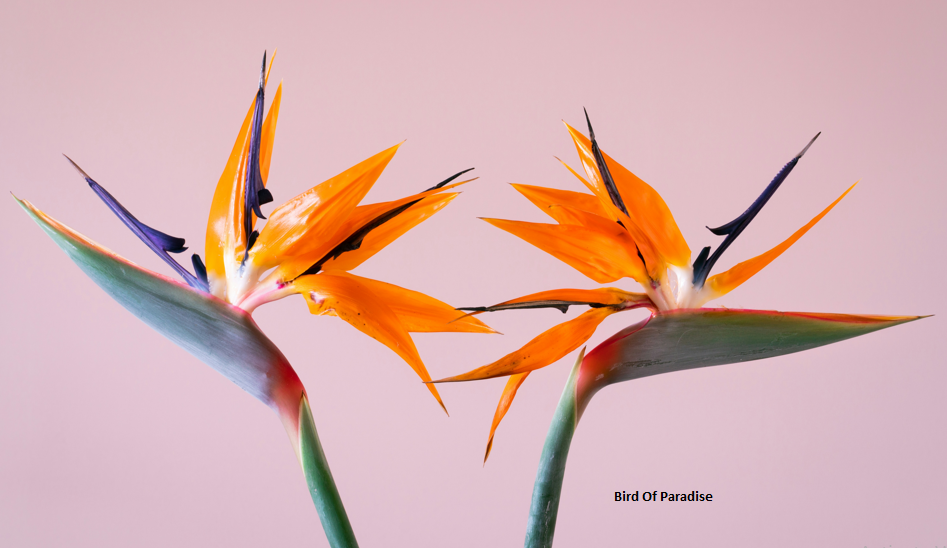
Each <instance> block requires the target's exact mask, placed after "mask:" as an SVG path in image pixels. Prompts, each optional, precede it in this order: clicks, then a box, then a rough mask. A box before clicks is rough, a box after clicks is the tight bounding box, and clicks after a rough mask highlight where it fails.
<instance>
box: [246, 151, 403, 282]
mask: <svg viewBox="0 0 947 548" xmlns="http://www.w3.org/2000/svg"><path fill="white" fill-rule="evenodd" d="M399 146H401V145H400V143H399V144H397V145H395V146H393V147H391V148H389V149H387V150H384V151H382V152H379V153H378V154H376V155H374V156H372V157H371V158H368V159H367V160H364V161H362V162H360V163H358V164H356V165H355V166H352V167H350V168H349V169H347V170H345V171H343V172H342V173H340V174H338V175H336V176H335V177H332V178H331V179H329V180H327V181H325V182H323V183H320V184H318V185H316V186H314V187H312V188H311V189H309V190H307V191H306V192H303V193H302V194H300V195H298V196H296V197H295V198H293V199H292V200H290V201H288V202H286V203H285V204H283V205H281V206H280V207H278V208H276V210H274V211H273V213H271V214H270V218H269V220H268V221H267V223H266V226H264V227H263V230H262V231H261V232H260V236H259V238H257V243H256V245H254V246H253V249H252V250H251V257H252V260H253V264H254V267H255V268H259V269H264V270H265V269H267V268H270V267H272V266H275V265H276V264H278V263H280V262H282V261H283V260H284V259H289V258H300V263H306V261H307V260H308V258H309V257H308V256H309V255H310V254H313V253H318V251H319V250H320V249H322V248H323V247H325V245H326V242H327V241H328V240H329V239H330V238H331V237H332V236H333V235H335V233H336V232H338V230H339V227H340V226H341V224H342V223H343V222H344V221H345V220H346V219H347V218H348V217H349V216H350V215H351V214H352V212H353V211H354V210H355V207H356V206H357V205H358V203H359V202H360V201H362V199H363V198H364V197H365V194H367V193H368V191H369V190H370V189H371V187H372V185H374V184H375V181H377V180H378V177H379V176H381V173H382V171H384V169H385V167H386V166H387V165H388V162H390V161H391V159H392V157H394V155H395V152H397V151H398V147H399ZM315 260H318V258H316V259H314V260H313V261H312V262H315ZM311 264H312V263H309V264H304V265H303V266H301V267H299V266H298V265H294V266H293V267H292V268H289V270H293V269H296V270H297V271H296V272H287V273H285V277H286V279H293V278H295V276H297V275H299V273H301V272H302V271H304V270H305V269H306V268H308V267H309V266H310V265H311ZM300 268H301V269H300Z"/></svg>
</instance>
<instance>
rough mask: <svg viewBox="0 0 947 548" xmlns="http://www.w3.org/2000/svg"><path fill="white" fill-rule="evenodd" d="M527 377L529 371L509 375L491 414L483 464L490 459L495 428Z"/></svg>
mask: <svg viewBox="0 0 947 548" xmlns="http://www.w3.org/2000/svg"><path fill="white" fill-rule="evenodd" d="M528 376H529V371H527V372H525V373H517V374H515V375H510V380H508V381H506V386H504V387H503V394H502V395H500V403H498V404H497V410H496V413H494V414H493V424H491V425H490V438H489V439H487V451H486V453H484V455H483V463H484V464H486V463H487V458H489V457H490V450H491V449H493V436H494V434H496V431H497V426H500V421H502V420H503V417H505V416H506V412H507V411H509V409H510V405H511V404H512V403H513V398H515V397H516V391H517V390H519V389H520V386H522V384H523V381H525V380H526V377H528Z"/></svg>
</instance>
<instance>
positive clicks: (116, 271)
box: [17, 54, 493, 547]
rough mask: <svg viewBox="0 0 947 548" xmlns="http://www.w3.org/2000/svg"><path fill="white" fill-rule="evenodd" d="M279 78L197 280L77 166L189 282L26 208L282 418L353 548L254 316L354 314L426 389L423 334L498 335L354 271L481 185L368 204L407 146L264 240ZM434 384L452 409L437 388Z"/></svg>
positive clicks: (81, 259)
mask: <svg viewBox="0 0 947 548" xmlns="http://www.w3.org/2000/svg"><path fill="white" fill-rule="evenodd" d="M270 68H272V58H271V60H270V65H269V68H267V64H266V55H265V54H264V57H263V66H262V68H261V74H260V83H259V88H258V91H257V93H256V96H255V98H254V100H253V103H252V104H251V106H250V109H249V111H248V112H247V115H246V117H245V119H244V121H243V124H242V126H241V127H240V131H239V133H238V134H237V139H236V143H235V144H234V146H233V150H232V152H231V154H230V157H229V159H228V161H227V164H226V167H225V168H224V171H223V174H222V175H221V176H220V180H219V181H218V183H217V190H216V192H215V193H214V199H213V203H212V205H211V211H210V216H209V219H208V223H207V235H206V240H205V256H206V258H207V263H206V267H205V264H204V262H203V261H202V260H201V258H200V256H199V255H197V254H194V255H193V256H192V264H193V268H194V272H193V273H192V272H190V271H189V270H188V269H186V268H185V267H184V266H182V265H181V264H180V263H178V262H177V261H176V260H175V259H174V258H172V257H171V255H169V253H180V252H183V251H184V250H185V249H186V248H185V247H184V240H183V239H181V238H176V237H173V236H169V235H168V234H165V233H163V232H160V231H158V230H155V229H153V228H151V227H150V226H148V225H145V224H144V223H142V222H141V221H139V220H138V219H137V218H136V217H135V216H134V215H132V214H131V213H130V212H129V211H128V210H127V209H125V208H124V207H123V206H122V205H121V204H120V203H119V202H118V200H116V199H115V198H114V197H113V196H112V195H111V194H110V193H109V192H108V191H106V190H105V188H103V187H102V186H101V185H99V184H98V183H97V182H96V181H95V180H93V179H92V178H91V177H90V176H89V175H88V174H86V173H85V172H84V171H82V170H81V169H80V168H79V167H78V166H77V165H76V164H75V163H73V166H74V167H75V168H76V169H77V170H78V171H79V173H80V174H81V175H82V177H83V178H84V179H85V180H86V181H87V182H88V184H89V186H90V187H91V188H92V190H93V191H95V193H96V194H97V195H98V196H99V197H100V198H101V199H102V200H103V201H104V202H105V203H106V205H108V207H109V208H110V209H111V210H112V211H113V212H114V213H115V214H116V215H117V216H118V217H119V218H120V219H121V220H122V222H123V223H124V224H125V225H126V226H127V227H128V228H129V229H131V230H132V232H134V233H135V235H136V236H138V237H139V238H140V239H141V240H142V241H143V242H144V243H145V244H146V245H147V246H148V247H149V248H151V249H152V250H153V251H154V252H155V253H157V254H158V255H159V256H160V257H161V258H162V259H163V260H164V261H165V262H166V263H168V264H169V265H170V266H171V268H173V269H174V270H175V271H176V272H177V273H178V274H180V275H181V277H182V278H183V279H184V281H185V282H186V283H187V285H185V284H182V283H180V282H178V281H176V280H173V279H171V278H167V277H165V276H163V275H161V274H158V273H155V272H151V271H149V270H146V269H144V268H141V267H139V266H137V265H135V264H133V263H131V262H130V261H128V260H126V259H123V258H122V257H120V256H118V255H116V254H114V253H112V252H111V251H109V250H107V249H105V248H104V247H102V246H100V245H99V244H97V243H95V242H93V241H92V240H90V239H88V238H86V237H85V236H83V235H81V234H79V233H78V232H76V231H74V230H72V229H71V228H69V227H67V226H66V225H64V224H62V223H60V222H59V221H57V220H55V219H53V218H52V217H50V216H48V215H46V214H45V213H43V212H42V211H40V210H39V209H37V208H35V207H34V206H33V205H32V204H30V203H29V202H28V201H25V200H19V199H17V201H18V202H19V204H20V205H21V206H22V207H23V209H24V210H25V211H26V212H27V213H28V214H29V215H30V216H31V217H32V218H33V220H34V221H36V223H37V224H39V225H40V227H41V228H42V229H43V230H44V231H45V232H46V233H47V234H48V235H49V236H50V237H52V239H53V241H55V242H56V244H58V245H59V247H61V248H62V249H63V250H64V251H65V252H66V254H67V255H68V256H69V258H70V259H72V260H73V261H74V262H75V263H76V264H77V265H78V266H79V267H80V268H81V269H82V270H83V271H84V272H85V273H86V274H87V275H88V276H89V277H90V278H92V280H93V281H95V283H96V284H98V285H99V286H100V287H101V288H102V289H104V290H105V291H106V293H108V294H109V295H110V296H111V297H112V298H114V299H115V300H116V301H118V302H119V303H120V304H121V305H122V306H124V307H125V308H126V309H128V310H129V311H130V312H132V313H133V314H134V315H136V316H138V317H139V318H141V319H142V320H144V321H145V322H146V323H147V324H148V325H150V326H151V327H153V328H154V329H156V330H157V331H159V332H160V333H162V334H163V335H165V336H166V337H168V338H169V339H171V340H172V341H173V342H175V343H177V344H178V345H180V346H181V347H183V348H184V349H185V350H187V351H188V352H190V353H191V354H193V355H194V356H195V357H197V358H198V359H200V360H202V361H204V362H205V363H207V364H209V365H210V366H211V367H213V368H214V369H216V370H217V371H219V372H220V373H222V374H223V375H224V376H225V377H227V378H228V379H230V380H231V381H233V382H234V383H235V384H237V386H239V387H240V388H242V389H244V390H245V391H247V392H249V393H250V394H251V395H252V396H254V397H255V398H257V399H258V400H260V401H262V402H263V403H265V404H267V405H268V406H269V407H271V408H272V409H273V410H274V411H276V413H277V414H278V416H279V417H280V420H281V421H282V423H283V425H284V427H285V428H286V431H287V433H288V434H289V437H290V441H291V442H292V445H293V449H294V451H295V453H296V456H297V458H298V459H299V462H300V465H301V467H302V469H303V472H304V474H305V477H306V481H307V483H308V486H309V490H310V494H311V496H312V499H313V502H314V503H315V506H316V509H317V511H318V513H319V517H320V520H321V521H322V525H323V529H324V531H325V533H326V536H327V537H328V539H329V543H330V544H331V545H332V546H337V547H343V546H344V547H352V546H357V542H356V539H355V536H354V533H353V532H352V528H351V525H350V524H349V520H348V517H347V516H346V513H345V509H344V507H343V505H342V501H341V498H340V496H339V493H338V491H337V489H336V486H335V482H334V480H333V479H332V474H331V472H330V470H329V467H328V463H327V461H326V458H325V454H324V452H323V450H322V446H321V444H320V442H319V438H318V435H317V433H316V427H315V424H314V422H313V419H312V413H311V411H310V408H309V401H308V398H307V396H306V390H305V388H304V387H303V385H302V382H301V381H300V379H299V377H298V375H297V374H296V372H295V371H294V370H293V368H292V367H291V366H290V364H289V362H288V361H287V360H286V358H285V356H283V354H282V353H281V352H280V351H279V349H278V348H277V347H276V346H275V345H274V344H273V343H272V342H271V341H270V340H269V339H268V338H267V337H266V336H265V335H264V334H263V333H262V332H261V331H260V330H259V328H258V327H257V325H256V323H255V322H254V321H253V319H252V318H251V316H250V314H251V312H253V310H254V309H255V308H256V307H258V306H260V305H262V304H265V303H268V302H272V301H274V300H277V299H281V298H283V297H286V296H288V295H292V294H300V295H302V296H303V297H304V298H305V299H306V302H307V304H308V306H309V309H310V311H311V312H312V313H313V314H317V315H334V316H338V317H340V318H342V319H343V320H345V321H346V322H348V323H350V324H351V325H353V326H354V327H355V328H357V329H358V330H360V331H362V332H363V333H365V334H367V335H369V336H370V337H372V338H374V339H376V340H378V341H380V342H382V343H384V344H385V345H386V346H388V347H389V348H391V349H392V350H393V351H395V352H396V353H397V354H398V355H399V356H400V357H401V358H403V359H404V360H405V361H406V362H407V363H408V365H410V366H411V368H412V369H413V370H414V371H415V373H417V375H418V376H419V377H421V379H422V380H423V381H428V380H430V379H431V377H430V375H429V374H428V371H427V369H426V368H425V366H424V363H423V362H422V361H421V358H420V356H419V355H418V351H417V348H416V347H415V345H414V343H413V341H412V339H411V337H410V335H409V333H410V332H445V331H452V332H474V333H492V332H493V330H492V329H490V328H489V327H487V326H486V325H485V324H483V323H482V322H480V321H479V320H477V319H475V318H469V317H467V318H464V317H461V318H460V319H458V316H462V313H459V312H457V311H456V310H455V309H454V308H453V307H451V306H450V305H448V304H446V303H443V302H441V301H439V300H437V299H434V298H432V297H429V296H427V295H424V294H422V293H418V292H416V291H411V290H408V289H404V288H401V287H398V286H395V285H391V284H387V283H384V282H381V281H377V280H370V279H366V278H363V277H359V276H356V275H354V274H350V273H349V272H348V271H349V270H352V269H354V268H355V267H357V266H358V265H360V264H361V263H363V262H364V261H366V260H367V259H369V258H370V257H372V256H373V255H374V254H375V253H377V252H378V251H379V250H381V249H382V248H384V247H385V246H386V245H388V244H389V243H391V242H392V241H394V240H395V239H397V238H398V237H399V236H401V235H402V234H404V233H405V232H406V231H408V230H410V229H411V228H413V227H414V226H416V225H417V224H419V223H420V222H422V221H423V220H425V219H427V218H428V217H430V216H431V215H433V214H434V213H435V212H437V211H438V210H440V209H441V208H443V207H444V206H445V205H447V204H448V203H449V202H450V201H451V200H453V199H454V198H455V197H456V196H457V193H456V192H444V191H446V190H449V189H451V188H454V187H456V186H458V185H460V184H463V183H466V182H469V181H459V182H453V181H454V180H455V179H457V178H458V177H459V176H460V175H462V174H463V173H466V172H467V171H469V170H466V171H462V172H460V173H458V174H456V175H454V176H452V177H450V178H448V179H447V180H445V181H443V182H441V183H439V184H437V185H434V186H433V187H431V188H429V189H427V190H425V191H424V192H420V193H418V194H414V195H411V196H408V197H406V198H401V199H399V200H394V201H391V202H383V203H376V204H368V205H359V202H361V201H362V199H363V198H364V197H365V195H366V194H367V192H368V191H369V189H370V188H371V187H372V185H373V184H374V183H375V181H376V180H377V179H378V177H379V176H380V175H381V173H382V171H383V170H384V169H385V167H386V165H387V164H388V162H389V161H390V160H391V158H392V157H393V156H394V154H395V152H396V151H397V149H398V146H399V145H395V146H393V147H391V148H389V149H387V150H384V151H382V152H380V153H378V154H376V155H374V156H372V157H371V158H368V159H367V160H365V161H363V162H361V163H359V164H358V165H356V166H353V167H351V168H349V169H347V170H345V171H343V172H342V173H340V174H338V175H336V176H335V177H332V178H331V179H329V180H327V181H325V182H323V183H321V184H318V185H316V186H314V187H312V188H311V189H309V190H307V191H306V192H303V193H302V194H300V195H298V196H296V197H295V198H293V199H291V200H289V201H288V202H286V203H285V204H283V205H282V206H280V207H278V208H276V209H275V210H274V211H273V212H272V213H270V216H269V219H268V221H267V223H266V224H265V226H264V227H263V229H262V230H259V231H258V230H256V228H255V225H256V222H257V220H258V219H263V218H264V216H263V213H262V211H261V209H260V206H261V205H264V204H266V203H268V202H270V201H272V196H271V194H270V191H269V190H268V189H267V187H266V186H265V185H266V182H267V176H268V173H269V167H270V160H271V156H272V150H273V141H274V137H275V132H276V123H277V119H278V116H279V107H280V101H281V98H282V83H281V84H280V86H279V87H278V88H277V90H276V93H275V94H274V97H273V100H272V102H271V105H270V109H269V112H268V113H267V114H266V116H265V118H264V108H263V105H264V92H265V89H266V82H267V80H268V78H269V72H270V71H269V69H270ZM69 161H70V162H72V160H69ZM471 180H472V179H471ZM427 387H428V390H429V391H430V393H431V394H432V395H433V396H434V398H435V399H436V400H437V402H438V403H439V404H440V405H441V407H442V408H443V407H444V404H443V402H442V400H441V398H440V395H439V394H438V392H437V389H436V388H435V387H434V386H433V385H430V384H429V385H427ZM444 411H445V412H446V408H444Z"/></svg>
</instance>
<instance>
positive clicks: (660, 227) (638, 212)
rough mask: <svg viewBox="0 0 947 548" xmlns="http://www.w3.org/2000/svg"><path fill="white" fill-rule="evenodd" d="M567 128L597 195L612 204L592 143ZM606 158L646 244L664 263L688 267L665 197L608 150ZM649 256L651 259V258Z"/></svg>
mask: <svg viewBox="0 0 947 548" xmlns="http://www.w3.org/2000/svg"><path fill="white" fill-rule="evenodd" d="M566 127H567V128H568V129H569V134H570V135H571V136H572V140H573V141H574V142H575V146H576V150H577V151H579V157H580V158H581V160H582V165H583V166H584V167H585V170H586V174H587V175H589V178H590V180H591V183H592V186H593V187H594V188H595V192H596V195H597V196H598V197H599V199H601V200H603V201H604V200H607V202H605V203H606V204H607V205H610V204H611V199H610V198H609V197H608V191H607V190H606V189H605V184H604V182H603V181H602V179H601V177H600V175H599V173H598V168H597V167H596V164H595V158H594V156H593V155H592V142H591V141H589V139H588V138H587V137H586V136H585V135H582V134H581V133H579V132H578V131H576V130H575V129H574V128H573V127H572V126H570V125H569V124H566ZM602 156H603V157H604V158H605V164H606V165H607V166H608V171H609V172H610V173H611V175H612V179H613V180H614V181H615V186H616V187H617V188H618V192H619V194H621V196H622V200H623V201H624V203H625V207H626V208H627V209H628V217H629V218H630V219H631V220H632V221H633V223H634V225H635V226H636V227H637V228H638V229H639V230H640V231H641V232H642V233H643V234H644V235H645V236H646V242H647V243H648V244H650V245H651V246H653V248H654V250H655V251H656V252H657V253H659V254H660V255H661V257H662V258H663V259H664V261H666V262H668V263H670V264H673V265H675V266H680V267H684V266H688V265H689V262H690V256H691V251H690V248H689V247H688V246H687V242H686V241H685V240H684V236H683V235H682V234H681V230H680V228H678V226H677V222H675V221H674V216H673V215H672V214H671V210H670V208H668V206H667V204H666V203H665V202H664V199H663V198H661V195H660V194H658V193H657V191H655V190H654V189H653V188H652V187H651V185H649V184H648V183H646V182H644V181H642V180H641V179H640V178H639V177H638V176H637V175H635V174H634V173H632V172H631V171H629V170H628V169H626V168H625V167H624V166H622V165H621V164H619V163H618V162H616V161H615V160H613V159H612V158H611V157H610V156H609V155H608V154H605V152H604V151H603V152H602ZM613 207H614V206H613ZM614 209H615V211H616V216H617V217H616V218H622V217H624V215H623V214H621V212H620V211H618V208H614ZM629 231H631V233H632V236H634V237H635V240H636V241H638V240H639V238H638V236H637V235H636V234H635V233H634V229H633V228H632V227H629ZM642 253H644V250H642ZM645 257H646V259H647V256H645ZM649 262H650V261H649Z"/></svg>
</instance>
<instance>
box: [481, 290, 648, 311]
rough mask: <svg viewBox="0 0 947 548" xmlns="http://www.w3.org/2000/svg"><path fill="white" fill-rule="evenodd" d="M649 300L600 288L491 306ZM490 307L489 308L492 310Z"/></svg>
mask: <svg viewBox="0 0 947 548" xmlns="http://www.w3.org/2000/svg"><path fill="white" fill-rule="evenodd" d="M649 300H650V299H649V298H648V296H647V295H645V294H644V293H629V292H627V291H623V290H621V289H618V288H616V287H602V288H599V289H550V290H548V291H540V292H539V293H532V294H530V295H524V296H522V297H517V298H515V299H510V300H509V301H503V302H502V303H498V304H495V305H493V307H496V306H505V305H510V304H517V303H531V302H540V301H560V302H563V303H577V304H579V303H581V304H586V303H596V304H601V305H605V306H616V305H619V304H622V303H627V302H648V301H649ZM493 307H490V308H493Z"/></svg>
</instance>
